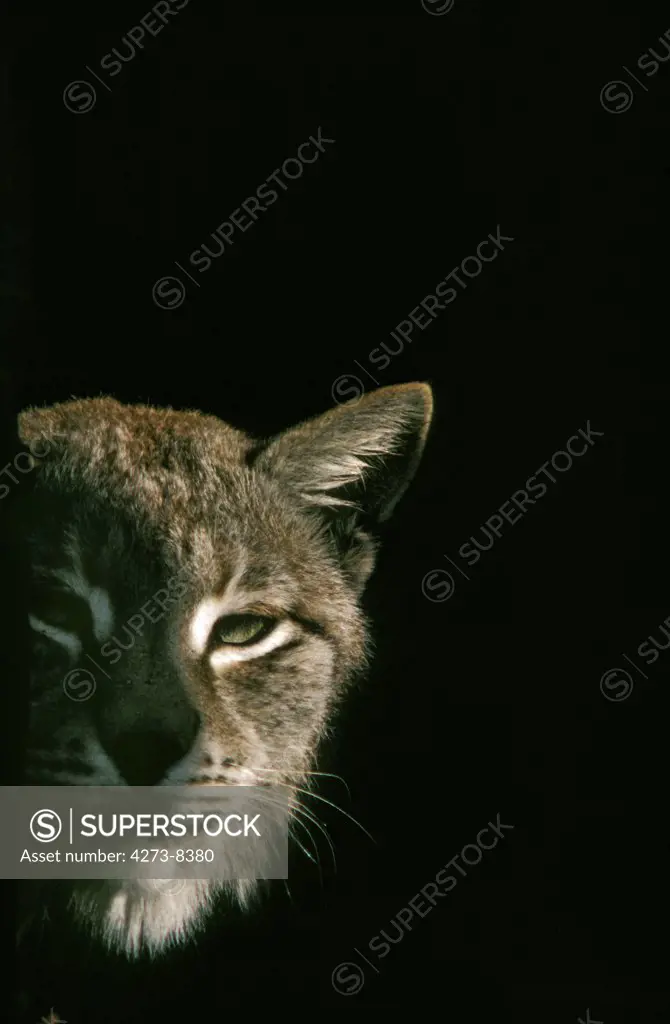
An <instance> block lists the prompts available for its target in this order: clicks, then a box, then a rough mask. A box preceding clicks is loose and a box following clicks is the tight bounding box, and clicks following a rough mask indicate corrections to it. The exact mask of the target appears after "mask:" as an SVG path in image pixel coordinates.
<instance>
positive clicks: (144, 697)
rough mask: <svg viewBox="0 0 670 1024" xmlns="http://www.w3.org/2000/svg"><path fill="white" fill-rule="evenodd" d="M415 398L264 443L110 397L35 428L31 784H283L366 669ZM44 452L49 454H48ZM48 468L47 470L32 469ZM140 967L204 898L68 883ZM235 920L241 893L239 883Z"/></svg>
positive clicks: (290, 782) (205, 891)
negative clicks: (367, 596)
mask: <svg viewBox="0 0 670 1024" xmlns="http://www.w3.org/2000/svg"><path fill="white" fill-rule="evenodd" d="M431 411H432V395H431V390H430V388H429V387H428V385H426V384H407V385H402V386H394V387H387V388H381V389H380V390H378V391H376V392H373V393H371V394H369V395H366V396H365V397H363V398H361V399H355V400H354V401H353V402H348V403H346V404H345V405H341V406H339V407H337V408H335V409H332V410H331V411H329V412H327V413H326V414H325V415H323V416H320V417H318V418H316V419H314V420H311V421H309V422H307V423H303V424H301V425H299V426H297V427H295V428H293V429H290V430H287V431H285V432H284V433H282V434H279V435H278V436H276V437H274V438H271V439H269V440H265V441H260V442H259V441H257V440H254V439H253V438H251V437H249V436H247V435H246V434H244V433H242V432H240V431H237V430H235V429H233V428H232V427H230V426H228V425H227V424H225V423H223V422H222V421H220V420H218V419H216V418H215V417H213V416H205V415H202V414H201V413H199V412H178V411H173V410H171V409H156V408H151V407H147V406H137V405H136V406H132V405H123V404H121V403H119V402H117V401H116V400H114V399H111V398H94V399H85V400H81V401H73V402H66V403H63V404H60V405H56V406H53V407H51V408H44V409H35V408H33V409H29V410H27V411H25V412H23V413H22V414H21V416H20V421H19V428H20V435H21V439H22V441H23V442H24V443H25V444H26V445H28V446H30V447H31V450H32V451H33V452H34V453H35V455H36V456H37V457H38V463H39V464H38V465H37V467H36V470H35V474H34V486H33V487H32V488H31V490H30V497H29V500H28V502H27V509H26V517H25V525H24V529H25V530H26V536H27V538H28V543H29V549H30V559H31V571H32V594H31V607H30V625H31V627H32V631H33V632H32V635H33V637H34V664H33V675H32V682H31V710H30V735H29V750H28V758H27V778H26V781H27V782H28V783H29V784H34V785H37V784H47V785H49V784H50V785H70V784H71V785H96V786H99V785H112V786H122V785H145V786H147V785H189V784H192V785H196V784H205V783H210V784H212V783H220V784H227V785H247V786H251V785H253V786H261V785H263V784H264V783H268V782H272V783H273V784H280V785H284V786H285V787H286V788H287V792H289V793H290V794H291V798H290V805H291V807H292V808H293V810H294V811H295V813H298V812H299V803H298V791H297V787H305V786H306V785H307V783H308V780H309V778H310V776H309V774H308V773H309V770H310V766H311V765H313V763H314V757H315V753H316V749H317V745H318V742H319V739H320V738H321V737H323V736H324V734H325V732H326V730H327V728H328V726H329V722H330V719H331V714H332V712H333V710H334V708H335V707H336V705H337V703H338V701H339V700H340V698H341V697H342V695H343V693H344V692H345V690H346V687H347V684H348V683H349V682H350V680H351V679H352V678H353V677H354V676H355V674H356V673H357V672H359V671H360V670H361V669H362V668H363V667H364V666H365V660H366V630H365V622H364V617H363V614H362V612H361V609H360V604H359V599H360V596H361V593H362V590H363V587H364V585H365V583H366V581H367V579H368V577H369V576H370V573H371V572H372V569H373V565H374V558H375V541H374V526H375V523H376V522H380V521H383V520H384V519H386V518H387V517H388V516H389V515H390V513H391V511H392V509H393V507H394V505H395V504H396V502H397V501H398V499H399V498H400V496H401V495H402V493H403V491H404V490H405V488H406V487H407V485H408V484H409V482H410V480H411V478H412V475H413V474H414V471H415V469H416V467H417V464H418V462H419V459H420V457H421V452H422V449H423V446H424V442H425V438H426V434H427V431H428V426H429V422H430V417H431ZM40 446H41V447H40ZM40 456H43V457H40ZM72 885H73V892H72V898H71V906H72V909H73V911H74V913H75V916H76V917H77V919H78V920H81V921H82V922H86V923H87V924H88V925H89V926H90V928H91V930H92V931H93V932H94V933H95V934H97V935H99V936H100V938H101V939H102V940H103V941H104V942H105V943H106V944H107V945H108V946H109V947H110V948H115V949H118V950H121V951H124V952H126V953H127V954H128V955H133V954H134V953H136V952H137V951H138V950H139V949H140V948H146V949H148V951H149V952H158V951H160V949H162V948H163V947H165V946H166V945H167V944H169V943H170V942H174V941H180V940H181V939H182V938H183V937H184V936H185V935H187V934H188V933H189V932H190V931H191V930H192V928H193V927H195V925H196V924H197V923H198V921H199V920H200V919H201V918H202V916H203V912H204V911H205V910H206V909H207V908H208V906H209V904H210V901H211V895H212V892H213V888H215V887H213V886H210V885H208V884H206V883H204V882H191V883H188V885H187V887H186V889H185V890H183V891H182V893H181V894H180V896H179V898H177V897H175V896H170V895H161V894H160V893H159V892H158V891H157V890H156V889H155V888H154V889H151V888H150V886H149V885H148V883H146V882H141V881H110V882H105V883H102V884H101V883H98V884H97V886H91V885H90V884H89V885H86V884H85V883H83V882H82V883H72ZM229 890H230V895H233V896H237V897H238V898H239V899H240V900H242V901H244V899H245V898H246V896H247V895H248V891H247V889H245V888H244V886H243V883H238V885H237V887H235V886H234V885H233V884H232V883H229Z"/></svg>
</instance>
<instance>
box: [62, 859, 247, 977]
mask: <svg viewBox="0 0 670 1024" xmlns="http://www.w3.org/2000/svg"><path fill="white" fill-rule="evenodd" d="M255 887H256V886H255V883H254V882H249V881H244V880H239V881H230V882H222V881H214V880H211V879H203V880H200V879H181V880H179V881H172V880H170V879H158V880H153V879H148V878H140V879H113V880H107V881H102V880H100V881H95V882H93V881H92V882H91V883H89V884H88V885H86V884H85V883H82V882H79V883H77V887H76V888H75V891H74V893H73V895H72V897H71V899H70V908H71V910H72V912H73V914H74V917H75V920H76V921H77V922H78V923H79V924H80V925H82V926H83V927H84V928H85V929H86V930H87V931H89V932H90V933H92V934H94V935H95V936H96V937H97V938H98V939H99V940H100V941H101V942H102V943H103V944H104V945H105V946H106V947H107V949H108V950H109V951H110V952H115V953H121V954H123V955H125V956H127V957H128V958H129V959H134V958H136V957H138V956H140V955H142V954H148V955H149V956H159V955H160V954H162V953H165V952H167V950H168V949H170V948H171V947H174V946H179V945H182V944H183V943H185V942H187V941H188V940H189V939H191V938H192V937H193V934H194V933H195V932H196V931H198V929H199V928H201V927H202V926H203V925H204V924H205V921H206V918H207V916H208V914H209V912H210V911H211V909H212V907H213V904H214V898H215V896H216V895H217V893H220V892H225V893H226V894H227V895H228V896H229V897H232V899H234V900H235V901H236V902H237V903H239V904H240V905H241V906H243V907H244V906H246V905H247V903H248V901H249V898H250V896H251V894H252V892H253V890H254V889H255Z"/></svg>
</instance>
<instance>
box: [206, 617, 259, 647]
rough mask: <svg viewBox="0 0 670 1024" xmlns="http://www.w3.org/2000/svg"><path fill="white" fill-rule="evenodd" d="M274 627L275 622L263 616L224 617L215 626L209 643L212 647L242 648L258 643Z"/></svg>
mask: <svg viewBox="0 0 670 1024" xmlns="http://www.w3.org/2000/svg"><path fill="white" fill-rule="evenodd" d="M274 627H275V620H274V619H270V618H268V617H267V616H265V615H225V616H224V617H223V618H222V619H219V621H218V622H217V623H216V624H215V626H214V628H213V630H212V634H211V640H210V643H211V645H212V646H213V647H222V646H223V645H224V644H232V645H235V646H238V647H242V646H244V645H245V644H251V643H258V641H259V640H262V639H263V638H264V637H266V636H267V635H268V634H269V633H271V632H272V630H273V629H274Z"/></svg>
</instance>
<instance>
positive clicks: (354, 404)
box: [255, 383, 433, 526]
mask: <svg viewBox="0 0 670 1024" xmlns="http://www.w3.org/2000/svg"><path fill="white" fill-rule="evenodd" d="M432 411H433V395H432V391H431V389H430V387H429V385H428V384H420V383H413V384H398V385H392V386H390V387H385V388H379V390H378V391H372V392H370V393H369V394H367V395H365V396H363V397H362V398H355V399H353V400H352V401H350V402H346V403H344V404H343V405H339V406H337V407H336V408H335V409H331V410H330V411H329V412H327V413H325V414H324V415H323V416H318V417H317V418H316V419H313V420H309V421H307V422H306V423H302V424H300V425H299V426H297V427H293V428H292V429H290V430H287V431H285V432H284V433H283V434H279V435H278V436H277V437H276V438H274V439H273V440H271V441H270V442H269V444H268V445H267V446H266V447H265V448H264V449H263V450H262V452H260V453H259V454H258V456H257V458H256V460H255V465H256V466H257V467H258V468H259V469H265V470H267V471H270V472H272V473H273V474H274V475H279V476H281V478H282V480H283V481H284V482H285V483H286V484H287V485H288V486H289V487H290V488H291V489H292V490H293V491H294V492H295V493H297V494H299V495H301V497H302V499H303V500H304V501H305V503H306V504H308V505H313V506H320V507H322V508H325V509H330V510H332V512H333V513H338V512H339V513H342V514H343V518H345V519H347V520H348V521H349V523H350V525H351V526H353V525H354V524H355V521H356V520H357V519H358V518H359V516H360V515H363V516H365V517H366V518H368V519H370V520H372V521H378V522H383V521H384V520H385V519H388V517H389V516H390V515H391V512H392V511H393V509H394V507H395V505H396V503H397V502H398V501H399V499H400V498H401V497H402V495H403V493H404V491H405V490H406V488H407V486H408V485H409V483H410V481H411V479H412V477H413V476H414V473H415V471H416V468H417V466H418V464H419V461H420V459H421V454H422V451H423V446H424V444H425V441H426V436H427V434H428V428H429V426H430V420H431V416H432Z"/></svg>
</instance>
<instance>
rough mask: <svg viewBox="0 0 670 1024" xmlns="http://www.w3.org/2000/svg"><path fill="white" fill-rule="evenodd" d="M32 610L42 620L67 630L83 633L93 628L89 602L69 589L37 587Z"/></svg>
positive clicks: (34, 592)
mask: <svg viewBox="0 0 670 1024" xmlns="http://www.w3.org/2000/svg"><path fill="white" fill-rule="evenodd" d="M30 610H31V612H32V614H33V615H35V616H36V617H37V618H38V619H41V620H42V622H46V623H47V624H48V625H49V626H56V627H57V628H58V629H64V630H65V631H66V632H70V633H78V634H80V635H81V634H83V633H86V632H87V631H88V630H89V629H90V628H91V610H90V608H89V605H88V602H87V601H85V600H84V599H83V598H81V597H77V595H76V594H73V593H72V592H71V591H68V590H61V589H59V588H57V587H36V588H35V589H34V591H33V595H32V600H31V602H30Z"/></svg>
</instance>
